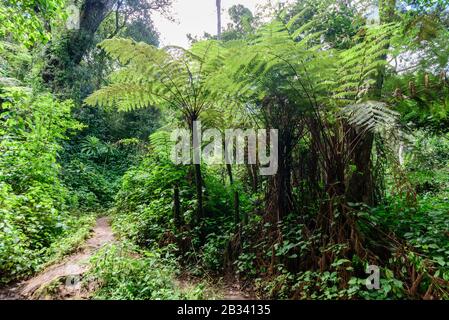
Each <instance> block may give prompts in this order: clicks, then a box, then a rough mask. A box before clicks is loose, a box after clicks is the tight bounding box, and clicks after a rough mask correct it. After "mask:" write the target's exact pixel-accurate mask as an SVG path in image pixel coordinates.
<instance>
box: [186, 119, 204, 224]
mask: <svg viewBox="0 0 449 320" xmlns="http://www.w3.org/2000/svg"><path fill="white" fill-rule="evenodd" d="M197 120H198V115H196V114H192V115H191V116H190V118H189V119H188V122H189V127H190V132H191V145H192V148H193V149H192V151H193V160H194V164H193V169H194V174H195V186H196V199H197V207H196V220H197V221H196V222H197V223H199V222H200V221H201V220H202V219H203V218H204V207H203V178H202V176H201V164H200V162H201V144H200V141H199V135H201V132H197V130H201V128H196V127H195V125H194V122H195V121H197ZM196 143H198V146H197V148H195V144H196ZM195 160H196V162H197V163H195Z"/></svg>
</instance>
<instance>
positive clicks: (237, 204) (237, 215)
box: [226, 163, 240, 224]
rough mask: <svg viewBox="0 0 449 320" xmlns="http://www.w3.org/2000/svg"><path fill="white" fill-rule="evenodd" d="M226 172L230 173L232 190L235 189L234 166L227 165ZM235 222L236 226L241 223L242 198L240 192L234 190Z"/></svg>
mask: <svg viewBox="0 0 449 320" xmlns="http://www.w3.org/2000/svg"><path fill="white" fill-rule="evenodd" d="M226 171H227V172H228V176H229V183H230V185H231V187H232V188H234V187H235V186H234V177H233V175H232V166H231V165H230V164H229V163H227V164H226ZM234 222H235V223H236V224H239V223H240V197H239V192H238V191H237V190H234Z"/></svg>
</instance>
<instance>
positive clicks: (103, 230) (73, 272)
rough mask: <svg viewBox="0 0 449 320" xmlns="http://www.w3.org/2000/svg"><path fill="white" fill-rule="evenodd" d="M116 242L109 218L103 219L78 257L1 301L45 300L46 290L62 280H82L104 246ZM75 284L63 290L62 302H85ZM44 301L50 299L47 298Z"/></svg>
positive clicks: (5, 294)
mask: <svg viewBox="0 0 449 320" xmlns="http://www.w3.org/2000/svg"><path fill="white" fill-rule="evenodd" d="M114 241H115V238H114V234H113V233H112V229H111V227H110V225H109V219H108V218H107V217H103V218H99V219H98V220H97V224H96V226H95V227H94V229H93V233H92V236H91V237H90V238H89V239H88V240H87V241H86V242H85V244H84V245H83V246H82V247H81V248H80V250H79V251H78V252H77V253H74V254H72V255H70V256H69V257H67V258H66V259H64V260H63V261H62V262H59V263H57V264H55V265H52V266H50V267H48V268H47V269H45V270H44V271H42V272H40V273H39V274H37V275H36V276H34V277H32V278H30V279H28V280H26V281H24V282H21V283H19V284H16V285H15V286H13V287H10V288H8V289H6V290H3V291H0V300H1V299H14V300H16V299H42V296H41V294H42V292H40V291H41V290H42V289H44V288H46V287H48V286H49V285H51V284H52V283H54V282H55V281H57V280H58V279H73V280H75V279H78V278H79V277H80V276H81V275H82V274H84V273H85V272H86V271H87V270H88V269H89V258H90V257H91V256H92V255H93V254H94V253H95V252H96V251H97V250H98V249H99V248H101V247H102V246H104V245H105V244H108V243H112V242H114ZM74 282H75V284H74V285H72V284H71V283H69V284H70V285H69V286H67V285H66V286H64V285H62V286H60V287H59V288H58V299H82V298H85V297H83V296H82V294H81V292H80V290H79V288H77V286H76V282H77V281H74ZM44 298H49V296H48V295H46V296H45V297H44Z"/></svg>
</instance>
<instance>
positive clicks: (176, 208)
mask: <svg viewBox="0 0 449 320" xmlns="http://www.w3.org/2000/svg"><path fill="white" fill-rule="evenodd" d="M173 215H174V220H175V227H176V229H179V228H180V227H181V223H182V222H181V202H180V199H179V185H178V184H175V186H174V188H173Z"/></svg>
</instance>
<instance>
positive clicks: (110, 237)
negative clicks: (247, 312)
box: [0, 217, 254, 300]
mask: <svg viewBox="0 0 449 320" xmlns="http://www.w3.org/2000/svg"><path fill="white" fill-rule="evenodd" d="M113 242H115V237H114V234H113V232H112V229H111V227H110V224H109V218H107V217H103V218H99V219H97V223H96V226H95V227H94V228H93V231H92V235H91V237H90V238H89V239H88V240H87V241H86V242H85V243H84V244H83V245H82V246H81V247H80V248H79V250H78V251H77V252H75V253H73V254H72V255H69V256H68V257H66V258H65V259H64V260H62V261H61V262H59V263H56V264H54V265H51V266H49V267H47V268H46V269H44V270H43V271H42V272H40V273H38V274H36V275H35V276H33V277H31V278H30V279H28V280H26V281H23V282H19V283H16V284H14V285H12V286H10V287H7V288H4V289H0V300H36V299H58V300H73V299H89V296H90V292H89V291H88V290H85V289H84V290H82V289H81V286H80V285H79V279H81V276H82V275H83V274H84V273H86V272H87V271H88V269H89V260H90V257H91V256H92V255H93V254H94V253H95V252H96V251H97V250H98V249H100V248H101V247H103V246H104V245H106V244H108V243H113ZM72 281H73V283H72ZM176 282H177V285H178V286H180V287H181V288H182V287H193V286H194V285H195V282H193V281H189V280H178V281H176ZM214 291H218V292H219V296H220V298H221V299H224V300H248V299H254V296H252V295H251V294H248V293H244V292H243V291H242V290H241V288H240V285H239V283H238V281H236V280H235V279H228V280H227V281H225V283H224V284H222V285H221V286H220V287H218V288H214Z"/></svg>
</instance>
